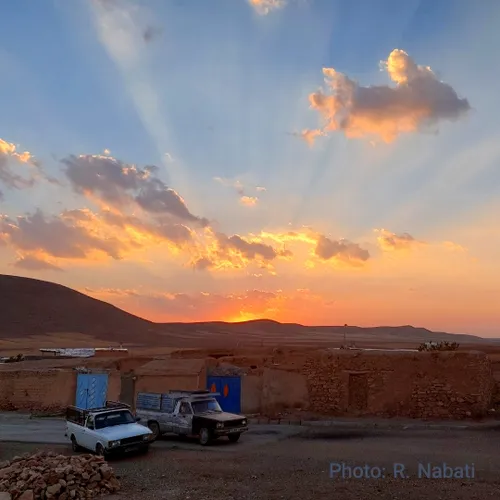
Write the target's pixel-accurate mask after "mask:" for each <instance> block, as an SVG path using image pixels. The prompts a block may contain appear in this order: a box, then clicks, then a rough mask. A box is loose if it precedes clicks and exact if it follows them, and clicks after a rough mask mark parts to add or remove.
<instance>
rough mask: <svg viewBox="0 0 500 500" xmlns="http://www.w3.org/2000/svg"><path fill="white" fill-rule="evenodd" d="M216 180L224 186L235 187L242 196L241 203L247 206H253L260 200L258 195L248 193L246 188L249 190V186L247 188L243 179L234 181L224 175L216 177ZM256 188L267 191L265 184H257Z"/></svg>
mask: <svg viewBox="0 0 500 500" xmlns="http://www.w3.org/2000/svg"><path fill="white" fill-rule="evenodd" d="M214 181H216V182H218V183H219V184H222V185H223V186H227V187H230V188H233V189H235V190H236V192H237V193H238V195H239V197H240V204H241V205H243V206H245V207H253V206H255V205H256V204H257V202H258V201H259V198H258V197H257V196H248V195H247V194H246V190H248V187H247V188H245V187H244V186H243V184H242V183H241V181H239V180H234V181H233V180H230V179H225V178H223V177H214ZM254 189H255V191H256V192H258V193H262V192H264V191H266V188H265V187H263V186H256V187H255V188H254Z"/></svg>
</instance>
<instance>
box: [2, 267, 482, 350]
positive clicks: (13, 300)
mask: <svg viewBox="0 0 500 500" xmlns="http://www.w3.org/2000/svg"><path fill="white" fill-rule="evenodd" d="M0 314H1V322H0V339H18V340H20V339H23V338H25V339H29V338H32V337H33V336H36V337H39V336H41V335H47V334H52V335H53V336H54V335H55V336H57V335H58V334H61V335H62V334H66V335H64V336H63V337H62V338H64V339H65V341H64V344H65V346H67V347H70V345H68V344H69V343H70V342H68V335H67V334H68V333H70V334H84V335H88V336H89V337H90V338H91V339H95V340H96V341H104V342H109V343H119V342H122V343H124V344H129V345H131V344H132V345H146V346H170V347H200V348H207V347H230V348H232V347H236V346H239V347H245V346H274V345H289V346H296V347H300V346H304V347H306V346H307V347H316V346H318V347H319V346H324V347H327V346H339V345H340V344H341V343H343V342H344V335H345V339H346V340H347V342H348V343H355V344H356V345H358V346H361V345H363V346H365V347H367V346H369V347H378V346H388V345H391V346H393V347H415V344H418V343H420V342H424V341H427V340H448V341H458V342H460V343H467V344H477V343H484V342H488V343H491V342H492V339H483V338H481V337H476V336H473V335H458V334H451V333H444V332H431V331H430V330H427V329H425V328H415V327H412V326H397V327H387V326H381V327H373V328H361V327H356V326H349V327H347V328H345V327H342V326H304V325H299V324H296V323H279V322H277V321H272V320H265V319H264V320H253V321H246V322H242V323H225V322H222V321H212V322H197V323H153V322H151V321H147V320H145V319H142V318H139V317H137V316H134V315H132V314H130V313H127V312H125V311H123V310H121V309H119V308H117V307H115V306H113V305H111V304H108V303H106V302H102V301H100V300H97V299H93V298H91V297H88V296H87V295H84V294H82V293H80V292H77V291H75V290H72V289H71V288H68V287H65V286H62V285H59V284H56V283H51V282H47V281H40V280H36V279H31V278H22V277H18V276H8V275H0Z"/></svg>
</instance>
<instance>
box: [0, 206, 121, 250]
mask: <svg viewBox="0 0 500 500" xmlns="http://www.w3.org/2000/svg"><path fill="white" fill-rule="evenodd" d="M0 240H2V241H3V242H4V243H7V244H9V245H10V246H11V247H13V248H14V249H16V250H20V251H24V252H28V253H29V252H41V253H42V254H44V255H49V256H52V257H59V258H64V259H85V258H88V257H89V256H90V255H91V254H92V253H94V252H99V253H103V254H105V255H107V256H109V257H112V258H113V259H120V258H121V252H122V249H123V248H124V245H123V243H121V242H120V241H119V240H118V239H116V238H101V237H99V236H98V235H96V234H93V233H92V232H91V231H89V230H88V229H87V228H85V227H84V226H82V225H75V224H72V223H71V220H68V219H65V218H64V217H47V216H45V215H44V214H43V212H41V211H40V210H38V211H36V212H35V213H33V214H30V215H27V216H19V217H17V218H16V219H15V220H13V219H11V218H9V217H7V216H1V217H0Z"/></svg>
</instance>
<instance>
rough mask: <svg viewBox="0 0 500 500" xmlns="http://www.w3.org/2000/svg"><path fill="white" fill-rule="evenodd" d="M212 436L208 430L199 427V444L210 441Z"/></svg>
mask: <svg viewBox="0 0 500 500" xmlns="http://www.w3.org/2000/svg"><path fill="white" fill-rule="evenodd" d="M211 438H212V436H211V435H210V431H209V430H208V429H207V428H205V427H203V429H200V444H201V445H203V446H206V445H207V444H208V443H210V440H211Z"/></svg>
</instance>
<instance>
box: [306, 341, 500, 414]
mask: <svg viewBox="0 0 500 500" xmlns="http://www.w3.org/2000/svg"><path fill="white" fill-rule="evenodd" d="M301 371H302V372H303V373H304V374H305V376H306V379H307V385H308V388H309V410H310V411H313V412H316V413H319V414H325V415H344V416H347V415H352V416H356V415H376V416H385V417H392V416H400V417H412V418H426V419H430V418H453V419H462V418H467V417H480V416H483V415H485V414H486V412H487V410H488V409H489V405H490V403H491V399H492V393H493V388H494V381H493V376H492V370H491V363H490V360H489V359H488V357H487V356H486V355H485V354H484V353H479V352H440V353H420V352H419V353H402V352H392V353H391V352H385V353H380V352H367V351H365V352H353V351H326V352H323V353H315V354H314V355H311V356H310V357H309V358H308V359H307V360H306V361H305V363H304V365H303V367H302V370H301Z"/></svg>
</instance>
